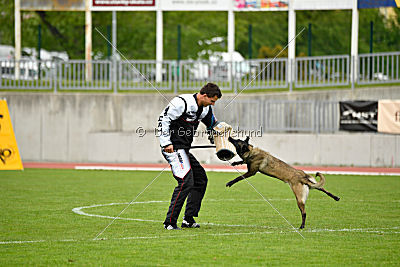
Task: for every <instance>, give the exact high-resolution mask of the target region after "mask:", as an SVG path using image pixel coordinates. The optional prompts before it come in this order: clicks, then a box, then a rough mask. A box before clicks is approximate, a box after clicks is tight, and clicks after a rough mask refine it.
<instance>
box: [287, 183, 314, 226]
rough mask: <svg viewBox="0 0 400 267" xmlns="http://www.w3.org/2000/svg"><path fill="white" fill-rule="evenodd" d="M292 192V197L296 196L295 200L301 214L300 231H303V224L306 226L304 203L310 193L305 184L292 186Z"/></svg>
mask: <svg viewBox="0 0 400 267" xmlns="http://www.w3.org/2000/svg"><path fill="white" fill-rule="evenodd" d="M291 187H292V190H293V193H294V195H295V196H296V200H297V206H298V207H299V209H300V212H301V225H300V229H303V228H304V226H305V224H306V217H307V214H306V201H307V198H308V193H309V192H310V189H309V187H308V185H305V184H300V183H299V184H296V185H292V186H291Z"/></svg>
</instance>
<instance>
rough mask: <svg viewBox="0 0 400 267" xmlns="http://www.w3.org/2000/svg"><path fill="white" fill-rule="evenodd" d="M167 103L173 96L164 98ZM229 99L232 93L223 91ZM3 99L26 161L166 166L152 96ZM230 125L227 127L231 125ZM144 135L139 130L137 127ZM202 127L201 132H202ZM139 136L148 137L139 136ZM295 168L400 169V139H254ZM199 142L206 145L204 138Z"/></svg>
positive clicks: (359, 96)
mask: <svg viewBox="0 0 400 267" xmlns="http://www.w3.org/2000/svg"><path fill="white" fill-rule="evenodd" d="M165 97H166V98H167V99H168V100H169V99H171V98H172V97H173V95H167V94H166V95H165ZM223 97H224V98H225V99H231V98H233V97H234V95H233V94H230V95H229V94H224V96H223ZM0 98H6V99H7V102H8V105H9V109H10V113H11V118H12V122H13V126H14V131H15V134H16V138H17V142H18V146H19V149H20V152H21V155H22V159H23V161H56V162H119V163H156V162H163V161H164V160H163V158H162V157H161V155H160V148H159V145H158V140H157V139H156V137H155V134H154V127H155V126H156V122H157V118H158V115H159V113H160V112H161V110H162V109H163V108H164V107H165V106H166V105H167V103H168V101H167V99H165V98H164V97H163V96H161V95H160V94H158V93H154V94H126V95H123V94H89V93H74V94H72V93H71V94H67V93H63V94H53V93H50V94H48V93H46V94H42V93H13V92H1V93H0ZM238 98H239V99H249V98H250V99H251V98H263V99H280V100H284V99H288V100H303V99H307V100H310V99H315V100H332V101H340V100H378V99H400V87H382V88H367V89H357V90H355V91H351V90H330V91H312V92H300V93H269V94H241V95H239V96H238ZM228 123H229V122H228ZM139 128H140V129H141V130H138V129H139ZM200 130H201V129H200ZM143 131H146V134H144V136H142V135H143ZM252 142H253V144H255V145H256V146H259V147H261V148H263V149H265V150H267V151H269V152H271V153H272V154H274V155H275V156H277V157H279V158H281V159H283V160H285V161H287V162H288V163H291V164H293V163H296V164H312V165H355V166H397V167H399V166H400V136H399V135H386V134H366V133H346V132H340V133H336V134H319V135H317V134H263V136H262V137H255V138H253V139H252ZM195 143H196V144H208V141H207V140H206V136H203V137H199V138H197V140H196V141H195ZM214 153H215V150H214V149H204V150H201V151H200V150H198V151H194V154H196V155H197V156H198V157H199V160H201V161H203V162H207V163H221V161H219V160H218V159H217V158H216V157H215V155H214Z"/></svg>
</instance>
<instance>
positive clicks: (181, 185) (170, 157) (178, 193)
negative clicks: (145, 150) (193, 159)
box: [163, 149, 193, 225]
mask: <svg viewBox="0 0 400 267" xmlns="http://www.w3.org/2000/svg"><path fill="white" fill-rule="evenodd" d="M163 155H164V157H165V158H166V159H167V161H168V163H169V164H170V165H171V169H172V173H173V175H174V178H175V179H176V180H177V182H178V185H177V186H176V187H175V189H174V192H173V193H172V197H171V203H170V205H169V209H168V212H167V216H166V218H165V221H164V225H176V222H177V220H178V217H179V214H180V212H181V209H182V206H183V204H184V202H185V199H186V198H187V196H188V194H189V193H190V190H191V188H192V187H193V171H192V170H191V168H190V162H189V157H188V155H187V153H186V152H185V151H184V150H183V149H179V150H178V151H176V152H174V153H166V152H163Z"/></svg>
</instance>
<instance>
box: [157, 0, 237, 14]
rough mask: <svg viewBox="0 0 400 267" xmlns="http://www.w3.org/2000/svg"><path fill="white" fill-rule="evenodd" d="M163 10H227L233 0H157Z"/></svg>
mask: <svg viewBox="0 0 400 267" xmlns="http://www.w3.org/2000/svg"><path fill="white" fill-rule="evenodd" d="M158 4H159V5H161V10H165V11H227V10H229V9H230V8H231V7H232V5H233V0H159V1H158Z"/></svg>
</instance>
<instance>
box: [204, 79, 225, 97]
mask: <svg viewBox="0 0 400 267" xmlns="http://www.w3.org/2000/svg"><path fill="white" fill-rule="evenodd" d="M200 94H202V95H204V94H206V95H207V96H208V97H214V96H218V98H221V96H222V93H221V90H220V89H219V87H218V85H216V84H214V83H207V84H206V85H204V86H203V88H201V90H200Z"/></svg>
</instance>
